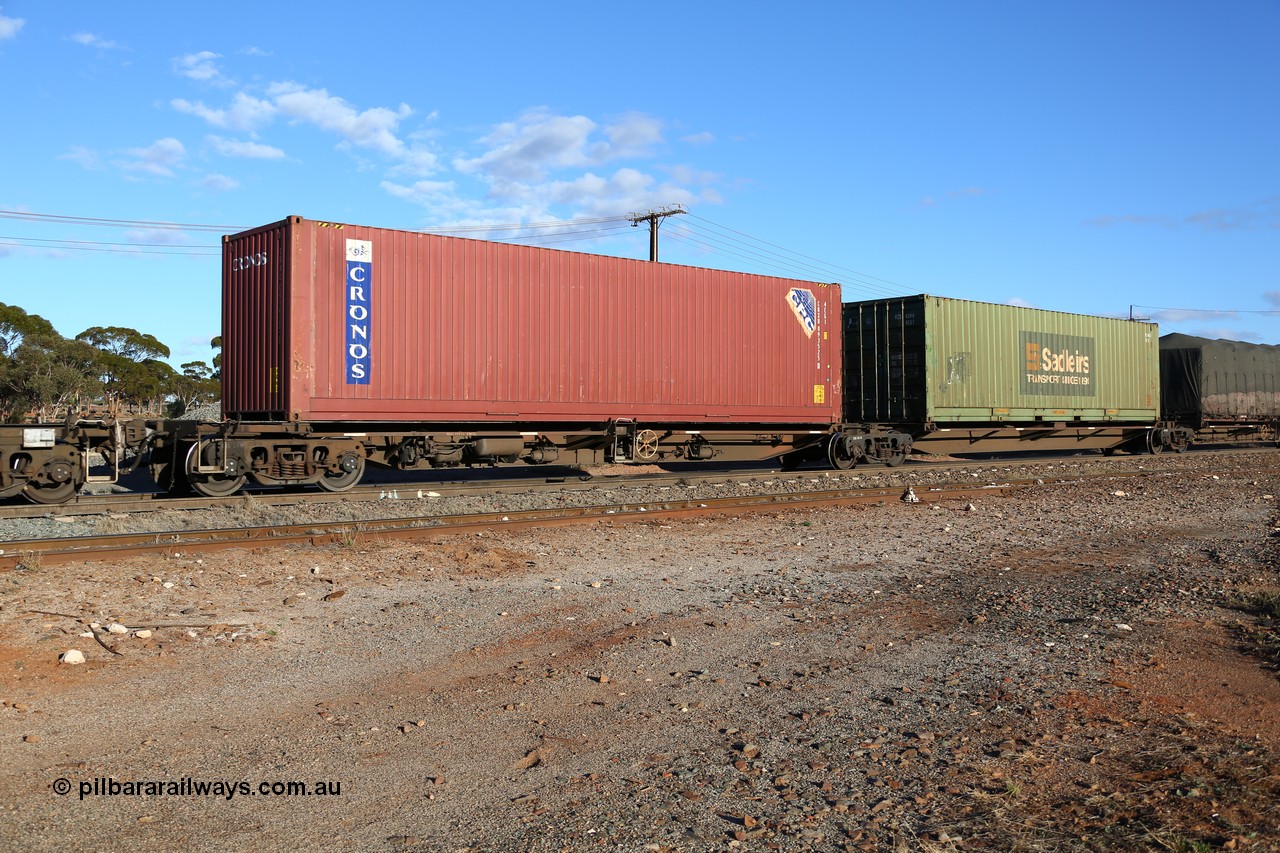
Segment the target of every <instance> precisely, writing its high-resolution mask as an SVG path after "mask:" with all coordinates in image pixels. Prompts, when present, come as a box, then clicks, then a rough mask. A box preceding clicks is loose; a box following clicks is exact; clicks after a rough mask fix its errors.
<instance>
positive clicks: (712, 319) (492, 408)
mask: <svg viewBox="0 0 1280 853" xmlns="http://www.w3.org/2000/svg"><path fill="white" fill-rule="evenodd" d="M278 227H282V228H284V229H285V230H286V231H287V233H288V237H287V240H286V243H287V262H286V261H285V259H281V260H279V261H277V260H276V259H273V258H268V259H267V262H266V264H265V266H266V267H267V268H269V269H272V270H278V269H281V268H283V269H284V271H285V280H284V283H285V294H286V296H285V302H284V305H283V310H284V315H285V316H286V317H287V319H286V320H285V322H284V326H285V329H286V331H285V335H284V338H285V340H286V342H287V343H286V346H287V352H288V358H287V359H286V360H285V362H284V363H282V364H281V365H280V366H281V367H282V368H283V369H284V376H283V381H282V387H283V395H284V398H283V405H282V406H281V407H280V408H279V409H276V410H270V411H268V410H258V409H254V410H253V411H254V412H255V413H257V414H265V415H275V416H279V417H283V418H289V419H304V420H327V421H338V420H346V421H396V422H409V421H415V422H518V421H519V422H552V423H566V422H594V421H603V420H606V419H610V418H622V417H626V418H634V419H636V420H644V421H650V422H652V421H663V422H670V423H689V424H699V423H703V424H731V423H732V424H741V423H750V424H757V423H760V424H770V423H774V424H823V425H824V424H830V423H833V422H836V421H838V420H839V418H840V411H841V375H840V290H839V287H838V286H834V285H823V284H815V283H810V282H801V281H794V280H790V279H780V278H772V277H767V276H756V275H747V274H742V273H732V272H726V271H722V270H710V269H703V268H698V267H684V266H675V265H670V264H652V263H647V262H642V261H633V260H628V259H620V258H610V257H604V256H599V255H589V254H583V253H576V252H564V251H556V250H550V249H540V248H533V247H527V246H516V245H511V244H503V243H491V242H486V241H479V240H466V239H459V238H451V237H440V236H437V235H430V234H423V233H418V232H407V231H395V230H390V229H378V228H369V227H362V226H354V225H345V224H329V223H322V222H316V221H313V220H306V219H301V218H297V217H294V218H290V219H288V220H286V221H285V222H284V223H280V224H278ZM249 233H251V234H252V233H254V232H249ZM230 242H231V244H232V245H238V244H239V236H236V237H233V238H230ZM353 252H354V253H355V255H356V256H359V260H352V258H353ZM361 264H364V266H363V267H362V266H361ZM250 275H251V277H252V276H253V275H257V273H251V274H250ZM353 275H355V276H356V277H357V278H359V281H358V282H357V281H356V280H355V279H353V278H352V276H353ZM230 277H231V282H230V283H229V284H227V285H226V289H227V290H228V292H232V291H234V290H235V289H236V287H237V286H238V285H237V283H236V281H235V273H234V272H233V273H231V274H230ZM357 283H358V284H359V285H360V287H359V293H358V294H357V296H358V298H355V299H353V296H352V294H353V285H354V284H357ZM237 321H238V318H233V323H234V322H237ZM353 327H354V332H353ZM353 334H354V335H355V336H354V337H353ZM225 347H226V349H225V352H226V355H225V356H224V358H226V359H230V360H233V361H247V362H250V363H251V366H244V365H242V369H243V370H244V371H245V372H246V373H249V372H256V375H255V376H254V377H251V379H252V382H256V383H257V385H256V387H255V392H254V393H253V394H247V393H246V394H245V395H243V396H241V397H234V396H233V397H232V399H234V400H235V401H237V402H238V401H239V400H242V399H243V400H245V401H250V402H251V403H253V404H255V405H256V403H257V401H258V400H260V399H270V395H269V394H268V393H265V392H264V388H263V386H264V385H266V386H269V385H270V383H271V382H272V381H273V380H272V379H271V376H272V374H271V373H270V370H271V365H269V364H268V363H267V362H269V361H270V359H271V356H270V355H269V352H270V345H269V344H266V343H264V344H263V345H262V346H259V344H257V343H253V342H246V341H243V340H227V341H225ZM353 347H355V350H354V351H356V352H358V353H359V354H360V355H361V356H362V357H363V358H362V360H360V362H359V366H358V367H354V368H353V363H352V359H351V357H350V356H351V354H352V352H353ZM242 350H243V352H242ZM233 354H234V355H233ZM353 369H355V370H357V371H358V372H359V373H360V374H361V375H360V376H354V375H353V372H352V371H353ZM252 382H251V384H252ZM244 411H247V410H244Z"/></svg>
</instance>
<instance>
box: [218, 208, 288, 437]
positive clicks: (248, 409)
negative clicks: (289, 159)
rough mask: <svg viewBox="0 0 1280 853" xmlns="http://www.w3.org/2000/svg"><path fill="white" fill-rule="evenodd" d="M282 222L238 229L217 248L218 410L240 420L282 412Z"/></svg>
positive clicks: (284, 257)
mask: <svg viewBox="0 0 1280 853" xmlns="http://www.w3.org/2000/svg"><path fill="white" fill-rule="evenodd" d="M286 234H287V231H286V229H285V227H284V226H283V225H279V226H269V227H268V228H263V229H259V230H256V231H250V232H245V233H243V234H237V235H235V236H233V237H231V238H228V239H227V241H226V242H225V243H224V244H223V248H222V412H223V415H224V416H235V417H240V418H243V419H245V420H271V419H281V418H283V417H284V409H285V406H284V400H285V399H286V390H287V389H286V388H285V387H284V386H285V383H286V382H287V381H288V371H286V370H285V366H286V365H285V353H286V352H288V350H289V343H288V340H287V337H288V332H287V325H286V323H285V310H286V308H287V306H286V304H285V299H284V285H285V282H286V281H287V278H286V276H287V274H288V266H289V257H288V253H287V242H286Z"/></svg>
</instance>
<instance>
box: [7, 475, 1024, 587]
mask: <svg viewBox="0 0 1280 853" xmlns="http://www.w3.org/2000/svg"><path fill="white" fill-rule="evenodd" d="M1037 483H1038V481H1034V480H1024V481H1017V482H1010V483H998V484H991V485H983V486H973V485H968V484H964V485H961V484H954V485H945V486H936V487H929V488H927V489H926V488H921V489H920V490H919V491H918V492H913V493H914V494H915V497H916V498H917V499H918V502H920V503H932V502H937V501H947V500H962V499H965V498H972V497H975V496H977V495H991V494H1002V493H1004V492H1005V491H1008V490H1009V489H1015V488H1024V487H1027V486H1030V485H1033V484H1037ZM902 496H903V489H902V487H901V486H892V487H885V488H874V489H834V490H828V491H809V492H790V493H786V494H772V495H747V496H736V497H730V498H707V499H702V500H697V499H695V500H675V501H653V502H642V503H625V504H608V505H601V506H591V507H557V508H552V509H536V510H525V511H519V512H494V513H474V514H467V515H443V516H410V517H405V518H386V519H375V520H368V521H343V522H323V523H311V524H298V525H285V526H261V527H239V528H227V529H220V530H184V531H176V532H172V533H125V534H110V535H106V536H81V537H67V538H63V539H32V540H25V541H21V540H14V541H8V542H4V543H2V544H3V545H4V548H3V550H0V569H4V568H9V569H12V568H15V567H16V566H18V565H20V564H28V565H32V564H37V563H38V564H39V565H41V566H44V565H52V564H59V563H66V562H73V561H77V560H106V559H119V558H123V557H131V556H139V555H143V554H157V553H158V554H171V553H174V552H180V553H182V554H188V553H195V552H202V551H215V550H220V549H224V548H261V547H274V546H280V545H297V544H301V545H350V544H355V543H357V542H365V541H372V540H376V539H394V538H412V537H420V536H424V535H436V534H441V533H459V532H466V531H470V530H486V529H496V528H505V529H512V528H523V527H545V526H548V525H559V524H581V523H586V522H595V521H649V520H653V519H658V518H667V519H670V518H681V517H688V516H695V515H711V514H719V515H724V514H732V513H740V512H758V511H763V510H778V509H787V510H790V509H809V508H814V507H823V506H847V505H852V504H859V503H876V502H886V501H891V500H899V499H901V497H902Z"/></svg>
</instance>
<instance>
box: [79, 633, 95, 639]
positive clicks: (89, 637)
mask: <svg viewBox="0 0 1280 853" xmlns="http://www.w3.org/2000/svg"><path fill="white" fill-rule="evenodd" d="M80 636H81V637H84V638H85V639H86V640H92V639H93V632H92V631H85V632H84V633H83V634H81V635H80Z"/></svg>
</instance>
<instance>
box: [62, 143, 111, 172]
mask: <svg viewBox="0 0 1280 853" xmlns="http://www.w3.org/2000/svg"><path fill="white" fill-rule="evenodd" d="M58 159H59V160H70V161H71V162H72V163H76V164H78V165H79V166H80V168H82V169H86V170H88V171H95V170H97V169H101V168H102V160H101V158H100V157H98V152H97V151H94V150H93V149H91V148H86V147H84V146H83V145H72V146H71V147H70V148H68V149H67V153H66V154H60V155H58Z"/></svg>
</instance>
